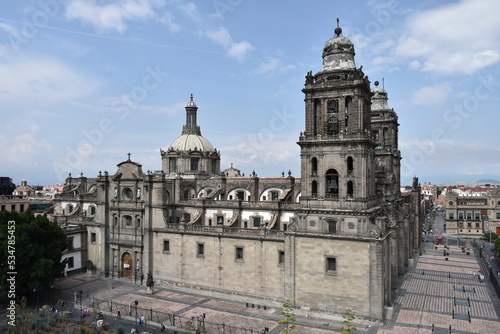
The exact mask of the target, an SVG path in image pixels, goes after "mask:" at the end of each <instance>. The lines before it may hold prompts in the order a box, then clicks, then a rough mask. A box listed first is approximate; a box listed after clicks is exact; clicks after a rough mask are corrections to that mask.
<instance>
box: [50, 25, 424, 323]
mask: <svg viewBox="0 0 500 334" xmlns="http://www.w3.org/2000/svg"><path fill="white" fill-rule="evenodd" d="M354 56H355V52H354V45H353V43H352V42H351V41H350V40H349V39H348V38H346V37H344V36H343V35H342V29H341V28H340V27H339V26H338V24H337V27H336V29H335V30H334V36H333V37H332V38H331V39H330V40H328V41H327V42H326V44H325V46H324V49H323V54H322V58H323V64H322V66H321V69H320V70H319V71H318V72H316V73H313V72H312V71H311V72H308V73H307V75H306V76H305V83H304V88H303V89H302V92H303V93H304V101H305V128H304V131H303V132H301V133H300V134H299V136H298V142H297V144H298V145H299V146H300V150H301V153H300V156H301V177H300V178H298V177H294V176H292V175H291V173H290V172H288V173H287V175H286V174H285V173H283V174H282V176H281V177H258V176H257V175H256V174H255V173H252V174H251V175H247V176H245V175H242V174H241V173H240V170H238V169H236V168H234V167H233V166H232V165H231V167H230V168H227V169H225V170H221V165H220V156H221V153H220V151H218V150H217V149H216V148H215V147H214V146H213V145H212V144H211V143H210V141H209V140H208V139H206V138H205V137H203V136H202V133H201V129H200V125H198V123H197V112H198V105H197V104H196V102H195V100H194V98H193V96H192V95H191V98H190V100H189V102H188V103H187V105H186V107H185V110H186V120H185V124H184V125H183V126H182V132H181V134H180V136H179V137H177V138H176V139H174V140H173V142H172V143H171V144H170V145H169V146H167V147H165V148H164V149H162V150H160V156H161V170H158V171H146V172H145V171H143V170H142V167H141V164H140V163H138V162H136V161H133V160H132V159H131V157H130V155H129V156H128V159H127V160H125V161H123V162H120V163H118V165H117V170H116V171H115V172H113V173H108V172H107V171H104V172H99V173H98V175H97V177H96V178H87V177H84V176H83V175H80V176H78V177H71V175H70V176H69V177H68V178H67V179H66V182H65V186H64V192H63V193H62V194H61V195H59V196H58V197H57V198H56V199H55V206H54V208H53V213H52V214H51V217H52V219H53V220H56V221H57V222H59V223H60V224H61V225H69V224H78V225H80V226H82V227H83V228H84V230H85V231H86V254H85V255H86V259H87V261H86V262H87V268H88V269H93V270H95V271H96V272H97V273H99V274H101V275H103V276H105V277H110V278H114V279H126V280H129V281H130V282H132V283H136V284H141V281H142V280H141V279H139V277H144V276H145V275H147V274H148V273H151V275H152V277H154V281H155V283H156V284H157V285H160V286H170V287H172V286H173V287H183V288H196V289H197V290H199V291H200V290H201V291H206V292H207V293H218V294H222V295H224V296H226V298H233V299H236V300H246V301H248V302H251V303H254V302H255V303H258V304H259V303H260V304H263V305H273V306H280V305H281V304H282V303H283V302H284V301H285V300H290V301H291V302H292V303H293V305H294V307H295V308H296V309H297V310H299V311H300V310H308V311H310V312H316V313H317V314H321V313H328V314H342V313H344V311H345V310H346V308H350V309H352V310H353V311H354V312H355V314H356V315H357V316H358V317H364V318H367V319H377V320H381V319H385V318H386V317H388V314H389V312H390V309H391V305H392V300H391V293H392V291H394V289H396V288H397V280H398V277H401V276H402V275H404V274H405V268H407V267H409V266H412V264H413V257H414V254H415V252H416V251H418V247H419V245H420V242H421V239H420V238H421V237H420V236H421V232H420V230H421V221H420V216H421V215H420V209H419V205H420V188H419V185H418V180H417V179H416V178H415V180H414V182H413V187H412V191H411V192H409V193H406V194H401V192H400V162H401V154H400V151H399V149H398V126H399V124H398V116H397V115H396V113H395V112H394V110H393V109H391V108H389V105H388V97H387V92H386V91H385V90H384V89H383V88H381V87H379V85H378V82H375V83H374V86H373V87H371V86H370V81H369V80H368V77H367V76H366V75H365V74H364V73H363V71H362V69H361V68H357V67H356V65H355V62H354ZM290 145H293V143H290Z"/></svg>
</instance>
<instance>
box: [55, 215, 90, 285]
mask: <svg viewBox="0 0 500 334" xmlns="http://www.w3.org/2000/svg"><path fill="white" fill-rule="evenodd" d="M61 228H62V230H63V231H64V233H65V235H66V237H67V242H68V247H67V249H66V250H65V251H64V252H63V255H62V258H61V260H67V263H66V268H65V269H64V275H65V276H67V275H71V274H76V273H80V272H84V271H85V270H86V264H87V228H86V227H85V226H84V225H81V224H80V225H73V224H65V225H62V226H61Z"/></svg>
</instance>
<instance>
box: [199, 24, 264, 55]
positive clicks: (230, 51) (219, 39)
mask: <svg viewBox="0 0 500 334" xmlns="http://www.w3.org/2000/svg"><path fill="white" fill-rule="evenodd" d="M205 36H207V37H208V38H209V39H210V40H211V41H212V42H214V43H216V44H218V45H220V46H222V47H224V48H225V49H226V53H227V56H228V57H230V58H234V59H236V60H238V61H243V60H244V59H245V57H246V55H247V54H248V53H249V52H250V51H252V50H253V49H254V47H253V46H252V44H250V43H249V42H247V41H242V42H234V41H233V40H232V38H231V35H230V34H229V31H228V30H227V29H226V28H224V27H223V26H219V28H218V29H215V30H208V31H206V32H205Z"/></svg>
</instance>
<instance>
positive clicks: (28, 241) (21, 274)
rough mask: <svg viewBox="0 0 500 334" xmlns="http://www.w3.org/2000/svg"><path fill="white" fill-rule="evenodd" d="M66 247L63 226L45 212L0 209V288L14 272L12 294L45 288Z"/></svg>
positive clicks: (62, 264)
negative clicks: (14, 290) (45, 214)
mask: <svg viewBox="0 0 500 334" xmlns="http://www.w3.org/2000/svg"><path fill="white" fill-rule="evenodd" d="M66 248H67V238H66V236H65V234H64V232H63V230H62V229H61V228H60V227H59V226H58V225H57V223H55V222H50V221H49V220H48V219H47V217H46V216H42V215H40V216H36V217H35V216H34V215H33V214H32V213H31V211H29V210H27V211H25V212H23V213H17V212H14V211H2V212H0V289H1V290H4V291H9V289H10V287H11V286H10V281H7V279H8V278H10V277H11V276H13V275H12V274H7V273H9V272H16V274H15V286H16V297H17V298H20V297H21V296H23V295H26V294H28V293H29V292H31V291H33V290H35V289H36V290H38V291H39V290H43V289H45V288H47V287H48V286H49V285H50V284H51V283H52V282H53V280H54V278H55V277H57V276H59V275H60V274H61V272H62V271H63V270H64V267H65V265H66V263H65V262H61V257H62V252H63V251H64V250H65V249H66Z"/></svg>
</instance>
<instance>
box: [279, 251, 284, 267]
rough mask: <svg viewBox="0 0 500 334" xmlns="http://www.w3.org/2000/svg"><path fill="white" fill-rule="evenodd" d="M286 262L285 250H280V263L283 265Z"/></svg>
mask: <svg viewBox="0 0 500 334" xmlns="http://www.w3.org/2000/svg"><path fill="white" fill-rule="evenodd" d="M284 264H285V251H282V250H280V251H278V265H279V266H283V265H284Z"/></svg>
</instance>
